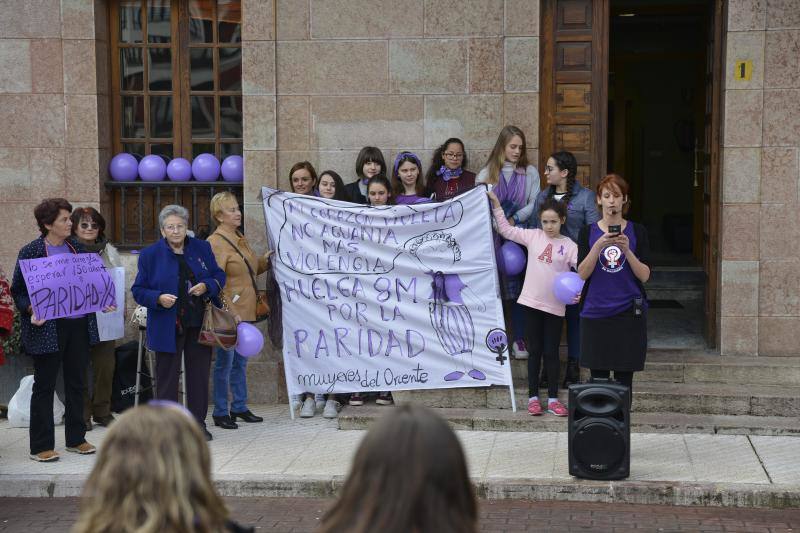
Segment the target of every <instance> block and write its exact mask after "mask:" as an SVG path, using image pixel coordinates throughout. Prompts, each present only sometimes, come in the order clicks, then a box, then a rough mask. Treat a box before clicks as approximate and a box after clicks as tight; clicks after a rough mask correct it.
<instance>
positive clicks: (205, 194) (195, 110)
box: [108, 0, 242, 247]
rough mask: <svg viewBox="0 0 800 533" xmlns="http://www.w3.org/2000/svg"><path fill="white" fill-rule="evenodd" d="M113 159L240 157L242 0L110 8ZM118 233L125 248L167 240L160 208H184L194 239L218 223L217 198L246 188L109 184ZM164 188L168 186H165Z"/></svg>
mask: <svg viewBox="0 0 800 533" xmlns="http://www.w3.org/2000/svg"><path fill="white" fill-rule="evenodd" d="M109 17H110V32H111V33H110V41H111V94H112V121H113V130H112V131H113V135H112V142H113V146H114V153H119V152H128V153H131V154H134V155H135V156H137V157H139V158H141V157H143V156H145V155H148V154H156V155H160V156H162V157H164V158H165V159H166V160H167V161H169V160H170V159H172V158H173V157H184V158H186V159H189V160H190V161H191V160H192V159H193V158H194V157H196V156H197V155H199V154H201V153H211V154H214V155H215V156H216V157H218V158H219V159H220V161H222V160H224V159H225V158H226V157H227V156H229V155H234V154H235V155H241V154H242V45H241V1H240V0H120V1H117V2H111V3H110V9H109ZM108 188H109V189H110V190H111V194H112V199H113V209H114V215H115V216H114V217H113V220H114V225H113V226H114V227H113V228H112V230H113V231H112V235H113V238H114V240H115V241H117V242H118V243H119V244H120V245H122V246H123V247H126V246H128V247H135V246H141V245H143V244H148V243H150V242H153V241H154V240H156V239H158V238H159V237H160V234H159V231H158V224H157V220H156V218H157V216H158V212H159V210H160V209H161V208H162V207H163V206H164V205H167V204H169V203H179V204H181V205H184V207H186V208H188V209H189V210H190V214H191V220H190V225H191V226H192V228H193V229H194V231H195V232H196V233H202V232H204V231H206V230H208V229H209V228H210V226H211V217H210V213H209V211H208V202H209V200H210V198H211V196H212V195H213V193H214V192H218V191H220V190H232V191H233V192H235V193H236V194H237V196H239V199H240V201H241V200H242V198H241V184H229V183H223V182H216V183H200V182H194V181H191V182H185V183H181V184H177V183H173V182H170V181H164V182H158V183H155V184H152V183H148V184H143V183H142V182H132V183H117V182H109V183H108ZM165 189H166V190H165Z"/></svg>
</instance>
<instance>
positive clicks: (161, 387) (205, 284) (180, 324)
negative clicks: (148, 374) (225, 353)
mask: <svg viewBox="0 0 800 533" xmlns="http://www.w3.org/2000/svg"><path fill="white" fill-rule="evenodd" d="M158 223H159V226H160V227H161V234H162V235H163V236H164V238H163V239H161V240H159V241H158V242H156V243H155V244H153V245H151V246H148V247H147V248H145V249H144V250H142V251H141V253H140V255H139V271H138V273H137V274H136V281H135V282H134V283H133V287H131V292H133V298H134V300H136V302H137V303H139V304H140V305H143V306H145V307H147V347H148V348H149V349H151V350H153V351H154V352H156V396H157V397H158V398H161V399H166V400H173V401H177V400H178V380H179V375H180V370H181V353H183V355H184V359H185V362H184V363H185V366H186V368H185V371H186V374H185V383H184V386H185V390H186V395H187V403H188V407H189V411H191V412H192V414H193V415H194V417H195V418H196V419H197V422H198V423H199V424H200V426H201V427H202V428H203V431H204V432H205V435H206V439H208V440H211V433H209V432H208V430H207V429H206V424H205V419H206V414H208V377H209V372H210V370H211V348H210V347H209V346H203V345H202V344H200V343H198V342H197V337H198V335H199V334H200V328H201V326H202V325H203V312H204V310H205V299H207V298H216V297H217V295H218V294H219V292H220V290H221V289H222V287H223V286H224V285H225V272H224V271H223V270H222V269H221V268H219V266H217V261H216V259H214V253H213V252H212V251H211V245H210V244H208V243H207V242H206V241H203V240H200V239H195V238H194V237H189V236H188V235H187V230H188V225H189V212H188V211H187V210H186V208H184V207H181V206H179V205H168V206H166V207H165V208H164V209H162V210H161V213H159V215H158Z"/></svg>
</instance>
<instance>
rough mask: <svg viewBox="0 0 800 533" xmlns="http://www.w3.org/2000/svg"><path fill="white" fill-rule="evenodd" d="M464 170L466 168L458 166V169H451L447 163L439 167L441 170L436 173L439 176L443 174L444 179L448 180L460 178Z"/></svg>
mask: <svg viewBox="0 0 800 533" xmlns="http://www.w3.org/2000/svg"><path fill="white" fill-rule="evenodd" d="M462 172H464V169H463V168H461V167H458V168H457V169H449V168H447V167H446V166H445V165H442V166H441V167H439V172H437V173H436V175H437V176H441V178H442V181H444V182H448V181H450V180H452V179H458V178H460V177H461V173H462Z"/></svg>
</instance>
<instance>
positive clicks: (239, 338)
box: [235, 322, 264, 357]
mask: <svg viewBox="0 0 800 533" xmlns="http://www.w3.org/2000/svg"><path fill="white" fill-rule="evenodd" d="M263 346H264V335H262V334H261V331H260V330H259V329H258V328H257V327H255V326H254V325H253V324H249V323H247V322H239V325H238V326H236V346H235V348H236V351H237V352H238V353H239V354H240V355H242V356H244V357H253V356H256V355H258V354H259V352H261V348H262V347H263Z"/></svg>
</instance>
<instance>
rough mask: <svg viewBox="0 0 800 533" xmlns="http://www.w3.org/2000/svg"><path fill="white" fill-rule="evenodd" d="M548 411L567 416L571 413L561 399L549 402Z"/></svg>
mask: <svg viewBox="0 0 800 533" xmlns="http://www.w3.org/2000/svg"><path fill="white" fill-rule="evenodd" d="M547 412H548V413H551V414H554V415H556V416H567V415H568V414H569V411H568V410H567V408H566V407H564V404H563V403H561V402H559V401H555V402H553V403H549V404H548V405H547Z"/></svg>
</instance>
